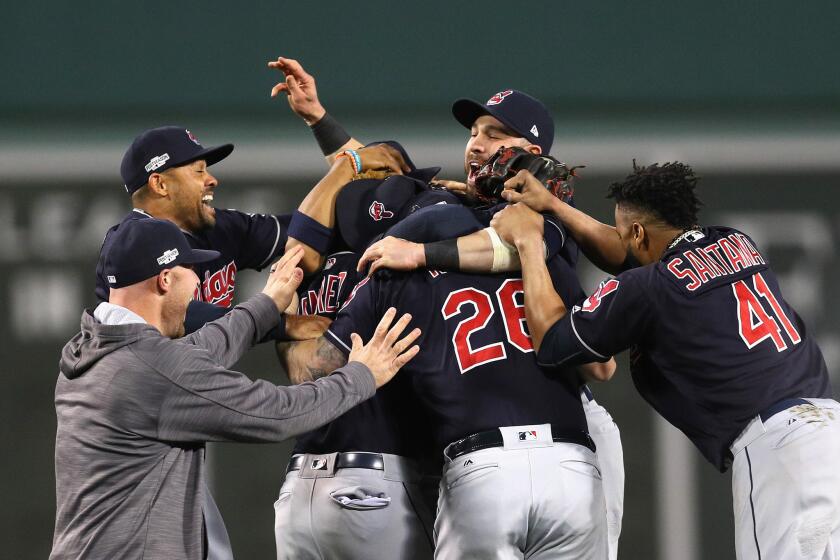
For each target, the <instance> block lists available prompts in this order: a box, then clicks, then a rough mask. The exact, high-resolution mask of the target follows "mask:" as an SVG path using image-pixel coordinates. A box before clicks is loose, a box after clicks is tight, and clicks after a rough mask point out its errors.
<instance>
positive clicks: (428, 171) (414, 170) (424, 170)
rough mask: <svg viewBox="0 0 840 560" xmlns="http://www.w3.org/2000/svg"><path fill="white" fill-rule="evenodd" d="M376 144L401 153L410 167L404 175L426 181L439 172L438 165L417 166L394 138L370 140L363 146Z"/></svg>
mask: <svg viewBox="0 0 840 560" xmlns="http://www.w3.org/2000/svg"><path fill="white" fill-rule="evenodd" d="M377 144H388V145H389V146H391V147H392V148H394V149H396V150H397V151H398V152H399V153H400V154H402V157H403V159H404V160H405V162H406V163H407V164H408V167H409V168H410V169H411V171H409V172H408V173H406V176H408V177H412V178H414V179H419V180H420V181H423V182H424V183H428V182H429V181H431V180H432V179H434V178H435V177H437V174H438V173H440V169H441V168H440V167H421V168H418V167H417V166H416V165H414V162H413V161H411V157H409V155H408V152H406V151H405V148H403V147H402V144H400V143H399V142H397V141H395V140H380V141H378V142H371V143H369V144H365V148H367V147H369V146H376V145H377Z"/></svg>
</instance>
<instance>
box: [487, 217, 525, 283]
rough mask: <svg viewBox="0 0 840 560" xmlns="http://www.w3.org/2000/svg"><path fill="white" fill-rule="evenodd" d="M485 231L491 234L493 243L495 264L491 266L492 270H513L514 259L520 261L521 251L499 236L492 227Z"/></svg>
mask: <svg viewBox="0 0 840 560" xmlns="http://www.w3.org/2000/svg"><path fill="white" fill-rule="evenodd" d="M484 231H486V232H487V235H488V236H490V242H491V243H492V244H493V265H492V266H491V267H490V272H506V271H508V270H511V264H512V263H513V262H514V259H515V261H516V262H519V252H518V251H517V250H516V247H514V246H513V245H511V244H510V243H507V242H506V241H505V240H504V239H502V238H501V237H499V234H498V233H497V232H496V230H495V229H493V228H492V227H488V228H484Z"/></svg>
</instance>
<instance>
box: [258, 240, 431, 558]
mask: <svg viewBox="0 0 840 560" xmlns="http://www.w3.org/2000/svg"><path fill="white" fill-rule="evenodd" d="M357 261H358V255H357V254H355V253H352V252H349V251H343V252H340V253H335V254H332V255H329V256H328V257H327V259H326V263H325V265H324V267H323V269H322V270H321V271H320V272H319V273H318V274H316V275H315V276H314V277H313V278H312V280H311V281H310V283H309V285H308V286H306V287H304V289H302V290H301V291H300V292H299V309H298V311H299V312H300V313H301V314H304V315H310V314H318V315H322V316H325V317H329V318H331V319H334V318H335V316H336V314H337V313H338V310H339V309H340V308H341V306H342V305H343V303H344V302H345V301H346V300H347V299H348V298H349V296H350V294H351V293H352V292H353V289H354V288H355V286H356V283H357V281H358V280H359V279H360V276H357V273H356V262H357ZM288 350H289V345H288V343H284V344H280V345H278V352H279V353H280V354H281V362H283V363H284V366H285V367H286V370H287V371H288V372H289V375H290V378H291V380H292V382H293V383H296V384H297V383H304V382H307V381H312V380H313V379H317V378H319V377H321V376H322V375H323V373H322V372H321V371H317V366H316V365H314V364H313V363H311V362H307V361H303V362H301V361H299V360H298V359H297V358H296V357H295V352H291V353H290V354H291V355H290V356H289V355H288V354H287V352H288ZM287 357H290V358H291V360H292V361H293V362H294V361H296V360H298V361H297V363H291V364H290V363H289V361H287V359H286V358H287ZM406 381H407V380H406V378H397V379H395V380H394V381H393V382H392V383H390V384H388V385H387V386H386V387H383V388H382V389H380V390H379V391H377V393H376V395H374V397H373V398H371V399H369V400H367V401H365V402H364V403H362V404H360V405H359V406H356V407H354V408H352V409H351V410H350V411H348V412H346V413H345V414H343V415H342V416H341V417H339V418H338V419H336V420H334V421H333V422H331V423H330V424H327V425H326V426H324V427H323V428H320V429H318V430H315V431H313V432H310V433H308V434H305V435H303V436H300V437H299V438H298V440H297V442H296V444H295V448H294V452H293V455H292V458H291V461H290V462H289V465H288V467H287V470H286V479H285V481H284V483H283V486H282V488H281V489H280V495H279V497H278V499H277V501H276V502H275V504H274V509H275V537H276V543H277V557H278V559H280V560H282V559H296V560H305V559H320V558H331V559H337V560H338V559H342V558H346V559H358V558H371V559H383V560H385V559H391V558H406V559H428V558H432V555H433V551H434V540H433V536H432V521H433V514H432V511H431V510H430V509H429V507H427V504H426V503H425V500H424V499H422V497H421V492H422V487H421V482H422V478H423V474H422V473H423V469H422V466H421V464H420V462H419V461H420V460H421V459H426V458H427V457H429V456H431V453H430V451H429V445H423V443H422V442H423V441H424V440H426V439H428V437H427V435H426V434H424V433H423V432H422V431H419V430H417V429H416V428H417V427H419V426H422V424H421V423H419V422H417V419H418V418H419V417H420V414H421V412H420V411H419V410H417V406H415V405H414V403H413V400H412V399H411V398H410V396H409V392H408V390H409V389H410V387H408V385H407V382H406Z"/></svg>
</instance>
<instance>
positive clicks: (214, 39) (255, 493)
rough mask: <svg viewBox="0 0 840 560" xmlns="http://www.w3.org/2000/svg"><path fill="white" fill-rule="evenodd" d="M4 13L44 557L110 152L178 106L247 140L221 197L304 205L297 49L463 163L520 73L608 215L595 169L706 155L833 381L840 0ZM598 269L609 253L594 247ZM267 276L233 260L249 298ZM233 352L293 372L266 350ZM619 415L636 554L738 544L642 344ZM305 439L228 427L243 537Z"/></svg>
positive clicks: (263, 204) (361, 115) (217, 454)
mask: <svg viewBox="0 0 840 560" xmlns="http://www.w3.org/2000/svg"><path fill="white" fill-rule="evenodd" d="M3 12H4V17H3V20H4V26H3V27H4V31H3V33H2V34H0V52H1V53H2V57H1V58H0V75H2V82H3V87H2V88H0V271H2V272H1V273H0V298H2V299H0V303H2V309H3V310H4V317H3V320H2V321H0V340H2V349H0V364H2V366H0V367H2V379H3V382H4V389H3V390H2V391H1V392H0V434H1V435H2V454H3V460H2V462H0V485H1V486H0V495H1V496H2V508H0V511H2V514H0V515H2V518H0V536H1V538H0V542H2V543H3V552H2V556H3V557H5V558H16V559H17V558H20V559H27V558H44V557H46V556H47V554H48V551H49V549H50V544H51V536H52V527H53V520H54V517H53V516H54V475H53V441H54V431H55V415H54V409H53V388H54V382H55V377H56V373H57V368H56V365H57V360H58V355H59V350H60V348H61V346H62V345H63V343H64V342H65V340H66V339H68V338H69V337H70V336H71V335H72V334H73V333H74V332H75V330H76V329H77V327H78V318H79V314H80V311H81V309H82V308H83V307H84V306H87V305H91V304H92V303H93V302H94V299H93V277H94V272H93V271H94V263H95V261H96V256H97V253H98V249H99V244H100V242H101V239H102V236H103V234H104V232H105V230H106V229H107V228H108V227H109V226H110V225H112V224H113V223H115V222H117V221H118V220H119V219H120V217H121V216H122V215H123V214H124V213H125V212H126V211H128V209H129V208H130V205H129V201H128V199H127V198H126V196H125V193H124V192H123V190H122V185H121V181H120V178H119V174H118V169H119V161H120V158H121V156H122V153H123V151H124V149H125V148H126V147H127V145H128V144H129V142H130V141H131V139H132V138H133V137H134V136H135V135H136V134H137V133H138V132H140V131H141V130H142V129H144V128H149V127H153V126H159V125H163V124H183V125H185V126H187V127H189V128H190V129H191V130H193V131H194V132H195V133H196V134H197V136H198V137H199V138H200V139H201V140H202V142H203V143H205V144H217V143H222V142H234V143H235V144H236V151H235V152H234V153H233V155H232V157H230V158H229V159H228V160H226V161H225V162H224V163H222V164H219V166H217V167H215V168H214V172H215V173H216V174H217V176H218V177H219V178H220V180H221V187H220V188H219V189H218V190H217V191H216V192H217V196H216V201H217V204H218V205H219V206H227V207H234V208H239V209H242V210H248V211H261V212H275V213H286V212H290V211H291V209H292V208H294V207H295V206H296V205H297V203H298V202H299V201H300V199H301V198H302V196H303V195H304V193H305V192H306V190H307V189H308V188H309V187H311V186H312V185H313V184H314V183H315V182H316V181H317V179H318V178H319V176H320V175H321V174H322V173H323V172H324V171H325V166H324V163H323V160H322V158H321V157H320V154H319V152H318V149H317V146H316V145H315V142H314V140H313V139H312V138H311V135H310V134H309V132H308V130H307V129H306V127H305V126H304V125H303V124H302V123H301V122H300V121H299V120H298V119H297V118H296V117H294V116H293V115H292V113H291V112H290V111H289V110H288V107H287V105H286V102H285V100H284V99H274V100H271V99H269V96H268V92H269V89H270V88H271V86H272V85H273V84H274V83H275V82H276V81H277V78H278V76H277V75H275V74H273V73H272V72H270V71H269V70H268V69H267V68H266V67H265V63H266V61H267V60H269V59H271V58H275V57H276V56H277V55H280V54H282V55H284V56H289V57H293V58H298V59H300V60H301V61H302V62H303V63H304V65H305V67H306V68H307V69H308V70H309V71H310V72H311V73H313V74H314V75H315V76H316V77H317V79H318V86H319V92H320V96H321V99H322V101H323V102H324V104H325V105H326V107H327V109H328V110H329V111H330V112H331V113H333V114H334V115H335V116H336V117H338V118H339V119H340V120H341V121H343V122H344V123H345V125H346V126H347V128H348V130H349V131H350V132H351V133H352V134H354V135H355V136H356V137H358V138H360V139H362V140H377V139H385V138H397V139H400V140H401V141H403V143H404V145H405V146H406V147H407V148H408V150H409V152H410V153H411V154H412V156H413V158H414V160H415V162H417V163H418V164H420V165H432V164H439V165H443V166H444V168H445V174H444V175H445V176H446V177H451V178H459V177H462V176H463V175H462V156H463V147H464V143H465V141H466V137H467V132H466V130H464V129H463V128H461V127H460V126H459V125H458V124H457V123H456V122H455V121H454V120H453V119H452V118H451V116H450V113H449V106H450V103H451V102H452V101H453V100H454V99H455V98H456V97H461V96H467V97H473V98H476V99H479V100H483V99H485V98H487V97H489V96H490V95H491V94H493V93H495V92H496V91H498V90H500V89H505V88H508V87H514V88H517V89H522V90H524V91H526V92H529V93H531V94H533V95H535V96H537V97H539V98H541V99H542V100H543V101H545V102H546V103H547V104H548V105H549V108H550V109H551V111H552V112H553V114H554V117H555V121H556V124H557V135H556V141H555V147H554V149H553V152H552V153H553V155H555V156H557V157H559V158H560V159H562V160H564V161H566V162H569V163H573V164H584V165H586V166H587V167H586V169H585V170H583V179H582V180H581V181H580V182H579V183H578V193H577V201H578V205H579V206H580V207H581V208H583V209H585V210H587V211H589V212H591V213H593V214H594V215H595V216H597V217H599V218H601V219H603V220H605V221H609V220H611V219H612V216H611V204H610V203H609V202H608V201H607V200H605V199H604V193H605V187H606V185H607V184H608V183H609V182H610V181H612V180H616V179H618V178H620V177H622V176H624V175H625V174H627V173H628V171H629V170H630V167H631V162H632V159H633V158H636V159H637V160H638V161H639V162H640V163H648V162H652V161H667V160H674V159H679V160H682V161H686V162H689V163H691V164H692V165H693V166H694V167H695V169H696V170H697V171H698V173H699V174H701V175H702V176H703V180H702V183H701V184H702V189H701V195H702V197H703V199H704V200H705V202H706V207H705V210H704V211H703V212H702V218H703V221H704V222H705V223H709V224H711V223H726V224H727V225H733V226H737V227H740V228H742V229H744V230H746V231H747V232H749V233H751V234H752V235H753V236H754V237H755V239H756V240H757V241H758V242H759V243H760V244H761V246H762V247H763V249H764V250H765V252H766V253H767V254H768V255H769V257H770V259H771V263H772V264H773V265H774V267H775V268H776V270H777V271H778V272H779V273H780V276H781V278H782V287H783V290H784V292H785V295H786V297H787V298H788V299H789V300H790V301H791V303H792V304H793V305H794V306H795V307H796V308H797V309H798V310H799V311H800V313H801V314H802V315H803V316H804V318H805V319H806V321H807V323H808V327H809V328H810V329H811V332H813V333H815V334H816V336H817V337H818V339H819V340H820V342H821V345H822V348H823V351H824V353H825V356H826V360H827V361H828V364H829V368H830V369H831V370H832V372H833V375H834V381H835V384H837V383H838V378H837V374H836V372H837V371H838V368H840V325H839V324H838V322H837V320H836V318H835V317H836V315H837V314H838V312H840V296H838V295H837V292H835V291H834V290H833V288H832V286H833V284H832V282H833V280H834V279H835V278H836V277H837V274H838V272H840V271H838V267H840V263H838V260H837V258H836V256H835V253H836V247H837V244H838V242H840V229H839V228H838V222H837V217H838V210H837V205H838V202H840V190H838V187H840V73H838V72H837V71H836V68H835V66H836V61H835V62H832V60H834V58H835V57H836V56H837V53H838V52H840V41H838V39H837V37H838V35H837V33H836V29H837V27H838V24H840V7H838V4H837V3H836V2H829V1H823V0H820V1H812V2H807V3H798V4H797V3H794V4H791V3H789V2H778V1H770V2H760V3H759V2H738V3H708V2H705V3H687V2H678V3H674V2H665V1H662V0H653V1H649V2H645V3H642V4H639V3H627V2H618V1H616V0H610V1H605V2H593V3H569V2H533V3H528V4H526V3H521V2H517V3H512V2H501V1H485V2H482V3H466V2H462V3H456V2H450V3H445V2H423V3H419V2H418V3H413V4H404V5H401V4H397V3H390V2H383V1H381V0H377V1H373V2H366V3H363V4H355V5H350V4H346V3H332V2H321V3H318V4H317V5H316V4H304V3H290V2H269V1H265V0H260V1H255V2H248V3H245V4H236V3H230V2H219V1H213V0H211V1H209V2H203V3H201V4H198V3H187V2H179V3H174V2H163V1H160V0H155V1H147V2H138V3H134V4H120V5H119V6H117V5H116V4H102V3H98V2H91V1H77V2H73V3H69V2H60V1H58V0H45V1H43V2H38V3H29V4H27V3H15V4H14V5H9V6H4V10H3ZM581 273H582V276H583V279H584V281H585V283H586V285H587V286H588V287H592V286H593V285H594V284H595V283H596V282H597V281H598V280H599V279H600V277H601V275H600V274H599V273H598V272H597V271H596V270H594V269H593V268H592V267H591V266H588V265H585V264H584V265H582V267H581ZM262 281H263V278H262V276H261V275H259V274H256V273H247V272H246V273H242V274H241V276H240V278H239V283H238V285H239V287H238V289H237V294H238V296H239V298H238V299H240V300H241V299H242V298H244V297H246V296H247V295H248V294H250V293H253V292H255V291H257V290H258V289H259V288H260V287H261V282H262ZM240 365H241V368H242V369H243V370H244V371H246V372H247V373H249V374H250V375H253V376H262V377H266V378H269V379H272V380H276V381H277V382H281V381H282V380H284V379H285V378H284V376H283V374H282V372H281V371H280V369H279V367H278V366H277V364H276V360H275V358H274V354H273V349H271V348H268V347H264V348H259V349H257V350H255V351H254V352H253V353H252V354H250V355H249V356H247V357H246V359H244V360H243V363H242V364H240ZM595 390H596V396H597V398H598V400H599V401H601V402H602V403H603V404H604V405H605V406H606V407H607V408H608V409H609V410H610V411H611V412H612V414H613V416H614V417H615V419H616V421H617V422H618V424H619V426H620V428H621V430H622V434H623V442H624V452H625V463H626V470H627V487H626V500H625V505H626V507H625V515H624V531H623V534H622V542H621V547H622V549H621V553H620V558H623V559H642V558H644V559H647V558H651V559H660V560H666V559H667V560H677V559H678V560H700V559H705V558H715V559H728V558H734V553H733V535H732V511H731V497H730V486H729V485H730V480H729V476H728V475H720V474H718V473H717V472H716V471H715V470H714V468H713V467H711V466H710V465H709V464H706V463H704V462H703V460H702V459H701V457H700V455H699V454H698V453H697V452H695V451H694V449H693V448H691V447H690V444H688V443H687V440H686V439H685V438H683V437H682V435H681V434H678V433H675V431H674V430H673V429H671V428H669V427H668V426H667V425H665V424H664V423H663V422H662V421H660V420H659V419H658V418H657V417H655V416H654V415H653V414H652V412H651V411H650V409H649V408H648V407H647V405H646V404H645V403H644V402H643V401H642V400H641V399H640V398H639V397H638V395H637V394H636V393H635V390H634V389H633V387H632V383H631V382H630V379H629V375H628V372H627V368H626V362H625V361H624V360H622V361H621V362H620V369H619V372H618V373H617V375H616V377H615V379H614V381H612V382H611V383H609V384H607V385H604V386H599V387H596V388H595ZM289 449H290V444H283V445H264V446H247V445H233V444H216V445H212V446H210V450H209V453H208V456H209V460H210V463H211V468H212V474H213V480H212V482H213V487H214V493H215V495H216V497H217V501H218V502H219V504H220V507H221V510H222V513H223V515H224V517H225V520H226V522H227V526H228V529H229V532H230V534H231V538H232V541H233V545H234V550H235V551H236V553H237V555H238V557H239V558H271V557H272V556H273V554H274V552H273V532H272V527H273V509H272V503H273V501H274V499H275V495H276V493H277V491H278V489H279V486H280V483H281V481H282V479H283V470H284V466H285V462H286V459H287V457H288V453H289Z"/></svg>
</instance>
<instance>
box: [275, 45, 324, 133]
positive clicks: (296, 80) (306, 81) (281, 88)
mask: <svg viewBox="0 0 840 560" xmlns="http://www.w3.org/2000/svg"><path fill="white" fill-rule="evenodd" d="M268 67H269V68H275V69H277V70H280V71H281V72H283V75H284V76H285V80H284V81H282V82H280V83H278V84H277V85H275V86H274V87H273V88H271V97H277V95H279V94H280V93H281V92H282V93H285V94H286V97H287V99H288V101H289V107H291V108H292V111H294V113H295V114H296V115H297V116H299V117H300V118H302V119H303V120H304V121H305V122H306V124H308V125H310V126H311V125H312V124H314V123H316V122H318V121H319V120H321V117H323V116H324V115H325V114H326V113H327V111H326V109H324V107H323V105H321V102H320V101H319V100H318V88H317V87H315V78H314V77H312V76H311V75H309V74H307V73H306V71H305V70H304V69H303V66H301V64H300V62H298V61H297V60H294V59H291V58H283V57H282V56H280V57H277V60H272V61H269V63H268Z"/></svg>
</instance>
